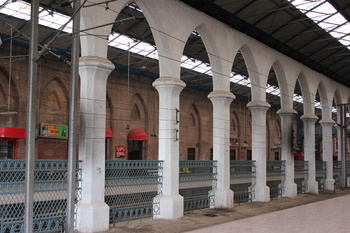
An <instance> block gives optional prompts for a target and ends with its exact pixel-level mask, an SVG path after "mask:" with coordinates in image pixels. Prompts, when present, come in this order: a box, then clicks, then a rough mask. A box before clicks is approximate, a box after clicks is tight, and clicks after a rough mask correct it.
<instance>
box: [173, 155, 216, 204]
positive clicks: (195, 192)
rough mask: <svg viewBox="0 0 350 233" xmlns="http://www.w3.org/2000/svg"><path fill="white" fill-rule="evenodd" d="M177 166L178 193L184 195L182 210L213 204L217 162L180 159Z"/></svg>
mask: <svg viewBox="0 0 350 233" xmlns="http://www.w3.org/2000/svg"><path fill="white" fill-rule="evenodd" d="M179 168H180V171H179V193H180V195H182V196H183V197H184V211H191V210H195V209H203V208H209V207H210V206H213V205H214V201H215V200H214V195H213V192H212V191H213V190H214V189H216V179H217V162H216V161H211V160H210V161H194V160H187V161H184V160H182V161H180V164H179Z"/></svg>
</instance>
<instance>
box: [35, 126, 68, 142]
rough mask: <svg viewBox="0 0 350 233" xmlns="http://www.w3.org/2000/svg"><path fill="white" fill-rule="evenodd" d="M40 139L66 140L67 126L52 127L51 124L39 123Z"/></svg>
mask: <svg viewBox="0 0 350 233" xmlns="http://www.w3.org/2000/svg"><path fill="white" fill-rule="evenodd" d="M40 137H43V138H56V139H67V138H68V126H67V125H52V124H46V123H41V124H40Z"/></svg>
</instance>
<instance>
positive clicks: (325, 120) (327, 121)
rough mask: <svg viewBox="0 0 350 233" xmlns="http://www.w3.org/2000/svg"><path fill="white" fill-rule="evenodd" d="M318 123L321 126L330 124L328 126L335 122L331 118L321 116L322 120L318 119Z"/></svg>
mask: <svg viewBox="0 0 350 233" xmlns="http://www.w3.org/2000/svg"><path fill="white" fill-rule="evenodd" d="M320 124H321V125H322V126H323V125H324V126H327V125H330V126H333V125H334V124H335V122H334V121H333V120H332V119H329V118H322V120H320Z"/></svg>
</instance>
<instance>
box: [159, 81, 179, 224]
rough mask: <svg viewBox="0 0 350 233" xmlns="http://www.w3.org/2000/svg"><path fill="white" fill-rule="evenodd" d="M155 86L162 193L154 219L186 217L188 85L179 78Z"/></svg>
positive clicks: (160, 82)
mask: <svg viewBox="0 0 350 233" xmlns="http://www.w3.org/2000/svg"><path fill="white" fill-rule="evenodd" d="M153 86H154V87H155V88H156V89H157V91H158V93H159V132H158V135H159V136H158V139H159V155H158V156H159V160H163V161H164V163H163V190H162V196H161V197H160V214H159V215H155V216H154V217H155V218H161V219H178V218H181V217H182V216H183V205H184V200H183V197H182V196H181V195H180V194H179V135H180V132H179V129H180V122H179V120H180V113H179V112H178V111H179V110H180V109H179V106H180V93H181V91H182V89H183V88H184V87H185V86H186V85H185V83H184V82H182V81H181V80H180V79H177V78H171V77H162V78H158V79H157V80H156V81H155V82H154V83H153Z"/></svg>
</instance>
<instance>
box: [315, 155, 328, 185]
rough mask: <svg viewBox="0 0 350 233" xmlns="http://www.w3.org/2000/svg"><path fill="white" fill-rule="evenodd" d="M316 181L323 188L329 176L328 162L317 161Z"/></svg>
mask: <svg viewBox="0 0 350 233" xmlns="http://www.w3.org/2000/svg"><path fill="white" fill-rule="evenodd" d="M315 166H316V181H317V182H318V189H319V190H323V189H324V184H325V181H326V178H327V162H326V161H316V163H315Z"/></svg>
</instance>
